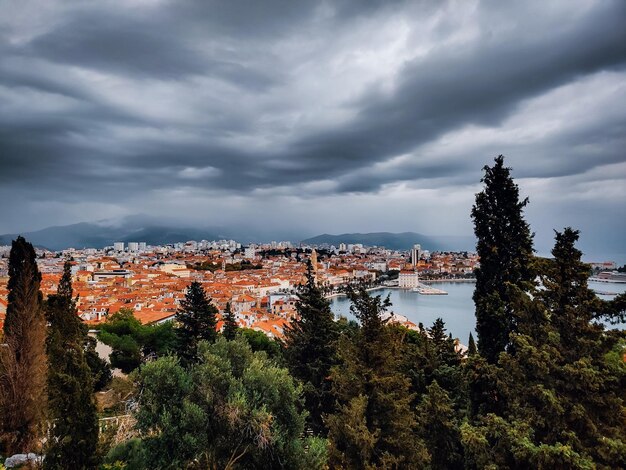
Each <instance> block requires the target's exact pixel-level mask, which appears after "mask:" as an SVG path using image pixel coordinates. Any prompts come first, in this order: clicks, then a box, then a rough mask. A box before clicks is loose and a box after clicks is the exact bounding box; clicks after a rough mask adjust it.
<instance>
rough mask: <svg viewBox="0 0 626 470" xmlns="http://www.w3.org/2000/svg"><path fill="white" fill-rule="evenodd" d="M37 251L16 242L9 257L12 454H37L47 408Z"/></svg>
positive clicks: (4, 414)
mask: <svg viewBox="0 0 626 470" xmlns="http://www.w3.org/2000/svg"><path fill="white" fill-rule="evenodd" d="M40 282H41V274H40V273H39V270H38V268H37V262H36V259H35V250H34V248H33V246H32V245H31V244H30V243H28V242H27V241H26V240H25V239H24V238H23V237H17V239H16V240H14V241H13V243H12V245H11V252H10V254H9V282H8V289H9V295H8V305H7V310H6V317H5V322H4V344H5V347H1V348H0V441H1V442H2V444H3V445H4V449H5V452H6V453H7V454H9V455H11V454H14V453H18V452H29V451H33V450H37V447H38V445H39V438H40V436H41V433H42V423H43V419H44V415H43V413H44V411H45V409H46V394H45V390H46V386H45V385H46V320H45V315H44V310H43V305H42V295H41V292H40V290H39V285H40Z"/></svg>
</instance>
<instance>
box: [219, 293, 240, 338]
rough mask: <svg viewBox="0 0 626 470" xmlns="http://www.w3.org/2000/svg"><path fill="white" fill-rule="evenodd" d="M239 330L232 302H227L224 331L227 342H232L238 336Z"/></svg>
mask: <svg viewBox="0 0 626 470" xmlns="http://www.w3.org/2000/svg"><path fill="white" fill-rule="evenodd" d="M238 329H239V326H238V325H237V319H236V318H235V314H234V313H233V311H232V309H231V306H230V302H227V303H226V308H225V309H224V329H223V330H222V335H224V338H226V339H227V340H229V341H232V340H233V339H235V337H236V336H237V330H238Z"/></svg>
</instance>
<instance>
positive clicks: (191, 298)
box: [176, 281, 217, 363]
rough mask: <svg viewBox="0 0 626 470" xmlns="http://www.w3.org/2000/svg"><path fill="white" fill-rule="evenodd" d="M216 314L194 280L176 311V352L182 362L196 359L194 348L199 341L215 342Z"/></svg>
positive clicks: (202, 289)
mask: <svg viewBox="0 0 626 470" xmlns="http://www.w3.org/2000/svg"><path fill="white" fill-rule="evenodd" d="M216 314H217V308H216V307H215V306H214V305H213V304H212V303H211V299H210V298H209V297H208V296H207V295H206V292H205V291H204V288H203V287H202V284H200V283H199V282H195V281H194V282H192V283H191V284H189V287H188V288H187V292H186V293H185V298H184V299H183V300H182V301H181V303H180V308H179V309H178V311H177V312H176V321H177V323H178V327H177V328H176V336H177V339H178V353H179V356H180V357H181V359H182V361H183V362H185V363H190V362H195V361H196V359H197V351H196V350H197V347H198V343H199V342H200V341H202V340H206V341H208V342H210V343H213V342H215V340H216V339H217V331H216V329H215V327H216V325H217V319H216Z"/></svg>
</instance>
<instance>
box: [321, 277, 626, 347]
mask: <svg viewBox="0 0 626 470" xmlns="http://www.w3.org/2000/svg"><path fill="white" fill-rule="evenodd" d="M433 287H436V288H438V289H443V290H445V291H446V292H448V295H420V294H418V293H417V292H411V291H410V290H406V289H380V290H376V291H373V292H371V294H372V295H382V296H387V295H389V298H390V299H391V302H392V307H391V309H390V310H391V311H392V312H394V313H399V314H401V315H404V316H405V317H407V318H408V319H409V320H411V321H412V322H413V323H415V324H419V323H423V324H424V326H427V327H428V326H431V325H432V323H433V322H434V321H435V320H436V319H437V318H439V317H441V318H442V319H443V321H444V322H445V323H446V328H447V329H448V331H449V332H451V333H452V336H453V337H455V338H459V339H460V340H461V343H463V344H467V339H468V337H469V334H470V332H472V334H473V335H474V338H475V337H476V332H475V329H474V328H475V326H476V319H475V317H474V302H473V301H472V294H473V292H474V284H473V283H452V282H449V283H436V284H433ZM589 287H590V288H591V289H594V290H596V291H599V292H613V293H622V292H626V284H616V283H603V282H589ZM601 298H602V299H606V300H609V299H611V298H612V296H601ZM331 308H332V310H333V312H334V313H335V315H343V316H345V317H347V318H350V319H354V316H353V315H352V314H351V313H350V300H348V298H347V297H335V298H333V299H332V301H331ZM607 326H608V327H609V328H626V325H624V324H621V325H608V324H607Z"/></svg>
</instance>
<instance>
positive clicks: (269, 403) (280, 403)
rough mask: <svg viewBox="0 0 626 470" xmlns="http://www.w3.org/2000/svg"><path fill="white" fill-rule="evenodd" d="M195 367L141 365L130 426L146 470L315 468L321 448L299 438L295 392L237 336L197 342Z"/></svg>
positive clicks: (163, 362) (301, 416)
mask: <svg viewBox="0 0 626 470" xmlns="http://www.w3.org/2000/svg"><path fill="white" fill-rule="evenodd" d="M198 359H199V360H198V363H197V364H194V365H192V366H190V367H189V368H183V367H182V366H181V365H180V364H179V362H178V360H177V359H176V358H174V357H165V358H161V359H159V360H157V361H154V362H151V363H149V364H146V365H145V366H143V367H142V368H141V370H140V371H138V373H137V375H136V378H137V380H138V382H139V386H140V388H141V390H142V393H141V396H140V402H139V405H140V406H139V411H138V412H137V414H136V417H137V427H138V429H139V430H140V432H141V436H142V445H143V446H144V447H145V449H146V456H147V462H146V465H147V468H162V469H169V468H171V469H177V468H185V467H186V466H188V465H190V464H191V463H193V462H196V465H198V466H199V467H200V468H233V467H234V466H236V467H237V468H250V469H255V468H258V469H267V468H322V467H323V463H324V462H325V460H326V451H325V443H324V441H323V440H320V439H318V438H306V439H305V438H303V431H304V421H305V416H306V414H305V412H303V411H301V400H302V399H301V387H300V386H298V385H297V384H296V383H295V381H294V380H293V379H292V378H291V377H290V376H289V373H288V371H287V370H286V369H284V368H281V367H279V366H277V365H276V364H275V363H274V362H273V361H271V360H270V359H268V358H267V356H266V355H265V354H264V353H262V352H253V351H252V350H251V348H250V346H249V345H248V344H247V342H246V341H245V340H244V339H242V338H237V339H235V340H233V341H226V340H225V339H223V338H220V339H218V340H217V342H216V343H215V344H209V343H207V342H201V343H200V345H199V350H198Z"/></svg>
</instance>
